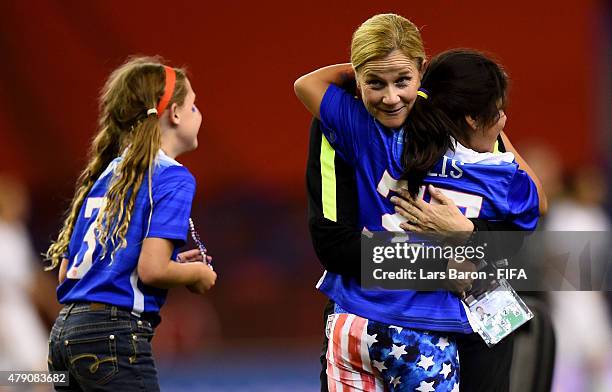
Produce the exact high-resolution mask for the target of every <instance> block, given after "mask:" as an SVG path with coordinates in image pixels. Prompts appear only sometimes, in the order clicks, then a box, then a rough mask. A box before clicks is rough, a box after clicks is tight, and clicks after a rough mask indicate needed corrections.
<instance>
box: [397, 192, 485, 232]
mask: <svg viewBox="0 0 612 392" xmlns="http://www.w3.org/2000/svg"><path fill="white" fill-rule="evenodd" d="M398 193H399V195H400V196H401V197H392V198H391V202H393V204H395V211H396V212H397V213H399V214H400V215H401V216H403V217H404V218H406V219H407V221H406V222H404V223H402V224H400V227H401V228H402V229H404V230H407V231H411V232H416V233H423V232H429V233H431V232H434V233H440V234H443V235H444V236H447V237H451V235H452V237H454V238H456V239H457V240H462V241H466V240H467V239H468V238H469V236H470V233H471V232H472V231H474V224H473V223H472V222H471V221H470V220H469V219H468V218H466V217H465V215H463V214H462V213H461V211H459V208H457V206H456V205H455V203H454V202H453V201H452V200H451V199H450V198H448V197H446V196H444V194H443V193H442V192H440V191H439V190H438V189H436V188H435V187H434V186H433V185H429V193H430V194H431V197H432V201H433V199H435V200H436V201H437V203H435V204H434V203H427V202H425V201H424V200H422V199H418V198H412V196H410V194H409V193H408V191H406V190H404V189H401V190H400V191H399V192H398Z"/></svg>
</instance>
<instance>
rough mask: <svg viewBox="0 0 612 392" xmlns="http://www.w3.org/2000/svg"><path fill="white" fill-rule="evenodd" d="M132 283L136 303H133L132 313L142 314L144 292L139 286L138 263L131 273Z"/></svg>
mask: <svg viewBox="0 0 612 392" xmlns="http://www.w3.org/2000/svg"><path fill="white" fill-rule="evenodd" d="M130 285H131V286H132V291H133V293H134V304H133V305H132V313H133V314H135V315H137V316H140V313H142V312H143V311H144V294H143V293H142V291H140V289H139V288H138V265H136V268H134V271H132V274H131V275H130Z"/></svg>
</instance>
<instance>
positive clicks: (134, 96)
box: [46, 57, 187, 270]
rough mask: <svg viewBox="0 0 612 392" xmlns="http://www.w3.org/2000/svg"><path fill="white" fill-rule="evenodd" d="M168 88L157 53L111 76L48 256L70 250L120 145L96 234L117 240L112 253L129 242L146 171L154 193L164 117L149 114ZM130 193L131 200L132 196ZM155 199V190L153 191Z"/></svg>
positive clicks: (178, 91)
mask: <svg viewBox="0 0 612 392" xmlns="http://www.w3.org/2000/svg"><path fill="white" fill-rule="evenodd" d="M175 71H176V76H177V79H176V88H175V91H174V95H173V97H172V99H171V100H170V103H171V104H172V103H177V104H179V105H182V104H183V102H184V99H185V96H186V93H187V90H186V84H185V80H186V76H185V73H184V71H183V70H181V69H175ZM163 90H164V69H163V66H162V62H161V61H160V59H159V58H156V57H136V58H132V59H128V61H127V62H126V63H125V64H123V65H122V66H121V67H119V68H118V69H116V70H115V71H114V72H113V73H112V74H111V76H110V77H109V79H108V80H107V82H106V84H105V85H104V88H103V89H102V94H101V97H100V113H101V115H100V120H99V132H98V134H97V135H96V137H95V138H94V140H93V142H92V148H91V151H90V154H89V156H90V160H89V163H88V165H87V167H86V169H85V170H84V171H83V172H82V173H81V175H80V176H79V180H78V181H77V190H76V191H75V196H74V197H73V200H72V202H71V205H70V208H69V209H68V213H67V215H66V218H65V220H64V224H63V228H62V229H61V231H60V233H59V235H58V239H57V240H56V241H55V242H53V243H52V244H51V246H50V247H49V249H48V250H47V253H46V257H47V259H48V260H50V261H51V265H50V266H49V267H47V268H46V270H50V269H53V268H55V267H56V266H57V265H58V264H59V263H60V261H61V259H62V258H63V257H64V255H65V254H66V253H67V251H68V245H69V242H70V237H71V236H72V232H73V230H74V225H75V222H76V220H77V217H78V215H79V212H80V210H81V207H82V205H83V202H84V201H85V199H86V197H87V195H88V194H89V192H90V190H91V188H92V187H93V184H94V183H95V182H96V180H97V179H98V177H99V176H100V175H101V174H102V172H103V171H104V170H105V168H106V167H108V165H109V164H110V162H111V161H112V160H113V159H114V158H115V157H117V155H118V154H119V152H120V151H125V153H124V156H123V159H122V161H121V162H120V163H119V165H117V167H116V169H115V172H114V173H112V176H113V177H112V179H111V186H110V188H109V190H108V192H107V194H106V198H107V202H106V207H105V208H103V209H102V210H101V211H100V212H99V214H98V217H97V222H96V234H97V238H98V243H100V244H101V245H102V248H103V255H105V254H106V251H107V249H106V245H107V243H108V242H110V243H111V247H112V249H113V251H112V253H111V259H112V257H113V256H114V254H115V253H116V251H117V250H119V249H121V248H124V247H125V246H126V245H127V242H126V240H125V237H126V234H127V231H128V226H129V223H130V220H131V217H132V211H133V209H134V204H135V201H136V197H137V194H138V191H139V190H140V187H141V185H142V182H143V180H144V176H145V174H146V173H148V181H149V193H151V192H152V190H151V176H152V172H153V169H154V165H155V158H156V156H157V151H158V150H159V148H160V144H161V130H160V127H159V120H158V118H157V117H155V116H147V115H146V110H147V109H149V108H152V107H155V106H156V104H157V101H158V99H159V97H160V96H161V95H162V94H163ZM126 199H127V200H126ZM149 199H150V200H152V195H151V194H150V195H149Z"/></svg>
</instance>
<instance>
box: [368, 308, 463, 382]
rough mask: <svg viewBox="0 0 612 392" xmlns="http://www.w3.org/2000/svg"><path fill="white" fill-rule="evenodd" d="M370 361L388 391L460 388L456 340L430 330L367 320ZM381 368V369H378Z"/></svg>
mask: <svg viewBox="0 0 612 392" xmlns="http://www.w3.org/2000/svg"><path fill="white" fill-rule="evenodd" d="M367 334H368V335H374V334H376V338H377V340H378V342H376V343H374V344H372V345H371V346H369V353H370V358H371V360H372V363H373V364H375V365H378V364H381V363H384V367H383V366H375V369H376V370H375V371H376V372H377V373H378V374H379V375H380V376H382V378H383V379H384V384H385V386H386V388H388V390H389V391H394V392H396V391H410V392H413V391H419V392H451V391H457V390H458V388H459V362H458V360H457V343H456V342H455V341H454V340H453V339H452V338H450V337H449V336H447V335H444V334H442V333H438V332H433V331H429V332H426V331H420V330H414V329H410V328H398V327H396V326H388V325H385V324H381V323H378V322H376V321H372V320H368V324H367ZM380 368H382V369H383V370H382V371H379V370H378V369H380Z"/></svg>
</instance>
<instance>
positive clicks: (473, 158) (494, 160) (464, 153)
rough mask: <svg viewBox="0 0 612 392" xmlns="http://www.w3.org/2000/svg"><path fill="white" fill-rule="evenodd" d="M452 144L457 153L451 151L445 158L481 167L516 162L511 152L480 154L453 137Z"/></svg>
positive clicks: (447, 152)
mask: <svg viewBox="0 0 612 392" xmlns="http://www.w3.org/2000/svg"><path fill="white" fill-rule="evenodd" d="M451 143H452V144H453V145H454V146H455V151H453V150H451V149H449V150H448V151H446V154H444V155H445V156H447V157H448V158H450V159H455V160H457V161H460V162H464V163H475V164H481V165H499V164H501V163H512V162H514V154H513V153H511V152H502V153H493V152H478V151H474V150H472V149H470V148H467V147H466V146H464V145H463V144H461V143H459V142H458V141H457V140H455V138H453V137H452V136H451Z"/></svg>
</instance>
